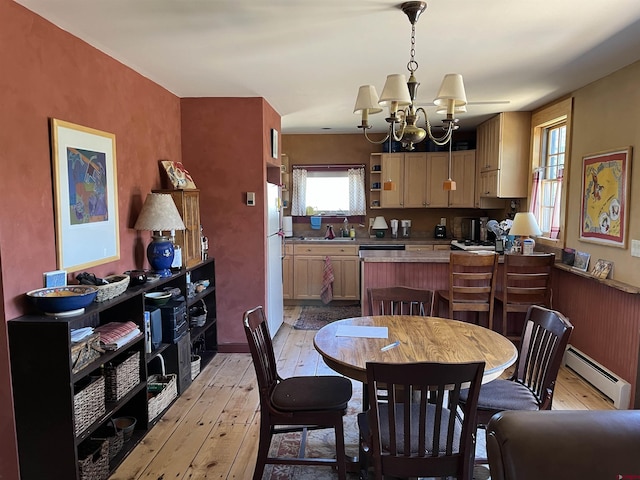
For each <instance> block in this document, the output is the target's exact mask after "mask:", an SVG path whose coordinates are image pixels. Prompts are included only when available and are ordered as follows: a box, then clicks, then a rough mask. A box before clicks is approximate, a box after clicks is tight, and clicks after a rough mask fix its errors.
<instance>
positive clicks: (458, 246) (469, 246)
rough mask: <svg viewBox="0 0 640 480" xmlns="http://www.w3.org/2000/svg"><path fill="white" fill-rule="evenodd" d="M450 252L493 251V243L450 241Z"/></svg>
mask: <svg viewBox="0 0 640 480" xmlns="http://www.w3.org/2000/svg"><path fill="white" fill-rule="evenodd" d="M451 250H465V251H477V250H487V251H495V250H496V244H495V242H478V241H475V240H451Z"/></svg>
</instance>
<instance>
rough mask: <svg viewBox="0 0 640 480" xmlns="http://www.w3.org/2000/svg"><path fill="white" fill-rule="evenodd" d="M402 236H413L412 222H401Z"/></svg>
mask: <svg viewBox="0 0 640 480" xmlns="http://www.w3.org/2000/svg"><path fill="white" fill-rule="evenodd" d="M400 234H401V235H402V238H409V237H410V236H411V220H400Z"/></svg>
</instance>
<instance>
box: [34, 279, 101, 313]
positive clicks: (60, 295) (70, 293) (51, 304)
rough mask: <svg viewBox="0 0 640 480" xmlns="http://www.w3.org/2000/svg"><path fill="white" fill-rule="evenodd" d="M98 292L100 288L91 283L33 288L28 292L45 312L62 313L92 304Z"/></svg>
mask: <svg viewBox="0 0 640 480" xmlns="http://www.w3.org/2000/svg"><path fill="white" fill-rule="evenodd" d="M97 294H98V289H97V288H96V287H92V286H90V285H67V286H66V287H52V288H39V289H37V290H31V291H30V292H27V297H29V299H30V301H31V302H32V303H33V304H34V305H35V306H36V307H37V308H38V309H39V310H42V311H43V312H46V313H61V312H68V311H71V310H78V309H80V308H84V307H86V306H87V305H90V304H91V302H93V300H94V299H95V298H96V295H97Z"/></svg>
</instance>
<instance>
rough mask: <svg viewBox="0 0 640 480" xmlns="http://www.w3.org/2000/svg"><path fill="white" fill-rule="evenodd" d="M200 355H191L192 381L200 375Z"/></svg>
mask: <svg viewBox="0 0 640 480" xmlns="http://www.w3.org/2000/svg"><path fill="white" fill-rule="evenodd" d="M200 361H201V358H200V355H191V380H194V379H195V378H196V377H197V376H198V375H199V374H200Z"/></svg>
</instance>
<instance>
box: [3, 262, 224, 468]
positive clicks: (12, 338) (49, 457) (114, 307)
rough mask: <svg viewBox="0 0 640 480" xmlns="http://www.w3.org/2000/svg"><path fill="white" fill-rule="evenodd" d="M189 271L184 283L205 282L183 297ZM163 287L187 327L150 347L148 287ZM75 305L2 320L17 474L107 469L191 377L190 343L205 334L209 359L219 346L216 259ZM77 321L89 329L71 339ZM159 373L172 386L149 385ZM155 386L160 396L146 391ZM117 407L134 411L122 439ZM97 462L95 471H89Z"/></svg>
mask: <svg viewBox="0 0 640 480" xmlns="http://www.w3.org/2000/svg"><path fill="white" fill-rule="evenodd" d="M188 275H190V278H191V280H190V282H189V283H200V282H202V283H203V284H204V283H205V282H204V281H205V280H206V281H207V282H208V285H207V286H206V287H205V288H203V289H202V291H200V292H196V293H195V295H194V296H193V297H188V291H189V285H188V283H187V276H188ZM162 291H171V292H172V295H174V297H173V298H175V299H176V300H175V301H176V302H179V301H181V302H182V304H183V305H184V309H183V311H184V317H181V319H182V318H184V320H185V321H186V325H187V330H186V331H185V332H182V333H181V334H180V337H179V339H176V341H175V342H173V341H166V339H165V338H163V339H162V342H159V343H158V345H157V347H156V348H152V349H150V351H148V350H147V340H148V338H147V335H146V333H147V331H146V330H145V323H146V322H145V320H146V318H145V317H146V315H145V311H146V310H147V309H149V307H150V305H149V304H148V303H149V302H150V301H152V300H150V299H148V298H146V295H145V294H147V293H149V292H162ZM180 298H182V300H180ZM202 303H204V304H205V305H206V310H207V316H206V321H205V323H204V324H203V325H202V326H192V327H190V328H189V324H190V318H189V314H188V306H194V305H198V304H202ZM165 306H166V305H165ZM165 306H162V307H160V308H161V309H163V308H164V307H165ZM74 313H76V314H75V315H69V314H65V313H58V314H55V315H54V314H51V315H45V314H37V313H34V314H27V315H24V316H22V317H19V318H16V319H12V320H9V321H8V322H7V329H8V337H9V347H10V348H9V350H10V362H11V376H12V384H13V398H14V402H15V418H16V432H17V439H18V454H19V462H20V472H21V478H22V479H23V480H31V479H38V480H47V479H52V480H53V479H58V478H65V479H80V478H82V479H84V478H107V477H108V475H109V473H110V472H112V471H113V470H115V468H116V467H117V466H118V465H119V464H120V463H121V462H122V460H123V459H124V458H125V457H126V455H127V454H128V453H129V452H130V451H131V450H132V449H133V448H134V447H135V445H136V444H138V443H139V442H140V440H142V438H143V437H144V436H145V435H146V434H147V433H148V432H149V430H150V429H151V428H152V427H153V426H154V425H155V424H156V423H157V422H158V421H159V420H160V419H161V418H162V415H163V414H164V412H165V411H166V410H167V408H169V406H170V405H171V404H172V402H173V401H174V400H175V398H176V397H177V396H178V395H179V394H181V393H183V392H184V389H185V388H186V387H188V385H190V383H191V378H192V373H191V372H192V361H191V353H192V349H193V345H194V344H195V343H198V342H200V340H201V339H202V340H203V341H204V342H205V346H206V348H205V349H204V350H203V352H204V356H203V360H206V361H210V360H211V358H212V357H213V355H215V352H216V351H217V345H216V328H215V327H216V304H215V270H214V261H213V259H208V260H206V261H204V262H201V263H200V264H198V265H194V266H192V267H190V268H188V269H180V270H178V271H174V272H173V273H172V274H171V275H170V276H168V277H163V278H159V279H157V278H156V279H154V280H152V281H147V282H145V283H142V284H137V285H132V284H130V285H129V287H128V288H127V289H126V290H125V291H124V292H123V293H121V294H120V295H117V296H115V297H114V298H110V299H106V300H103V301H100V302H98V301H94V302H93V303H92V304H90V305H89V306H87V307H85V309H84V311H81V312H79V313H77V312H74ZM163 322H164V319H163V320H162V321H161V324H162V323H163ZM116 324H117V325H116ZM124 326H126V328H127V330H130V332H129V334H128V335H129V336H125V337H124V338H123V337H117V341H112V340H109V334H110V333H111V332H113V330H111V329H110V328H107V327H114V328H116V329H117V328H124ZM82 329H88V330H91V332H92V333H91V334H89V335H87V336H86V337H84V338H82V339H81V340H79V341H77V342H74V341H73V340H75V339H76V335H77V333H78V332H79V331H81V330H82ZM149 330H152V329H151V328H150V329H149ZM162 330H164V329H162ZM96 333H99V335H96ZM190 333H193V337H191V336H190ZM151 336H152V332H150V333H149V337H151ZM192 339H193V341H192ZM149 340H150V339H149ZM165 363H166V371H165ZM205 364H206V363H205ZM164 378H170V379H171V378H173V379H175V380H174V388H176V391H177V392H176V394H175V395H174V394H172V395H169V394H170V393H171V392H167V393H161V392H151V391H150V389H151V387H153V388H156V387H158V386H160V387H162V380H163V379H164ZM176 383H177V386H176V385H175V384H176ZM154 394H155V395H156V396H154V397H153V398H156V397H159V398H160V400H162V399H163V398H165V397H166V401H154V400H152V401H150V400H149V398H148V396H149V395H154ZM152 410H153V412H152ZM150 413H153V415H150ZM122 417H130V418H128V420H129V427H128V428H129V431H127V432H126V434H125V435H124V436H125V437H126V438H127V439H128V440H126V441H123V440H122V436H123V431H122V430H121V429H120V430H119V427H115V426H114V424H115V423H116V422H115V420H116V419H117V418H122ZM133 424H135V425H134V426H133V427H131V425H133ZM35 460H37V461H35ZM94 470H95V471H96V472H98V473H96V475H95V476H86V474H87V471H94Z"/></svg>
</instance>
